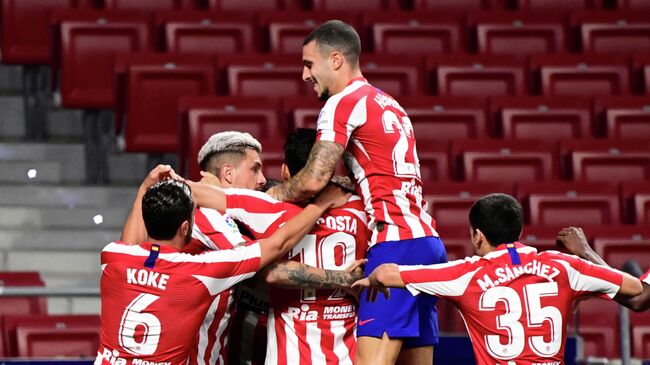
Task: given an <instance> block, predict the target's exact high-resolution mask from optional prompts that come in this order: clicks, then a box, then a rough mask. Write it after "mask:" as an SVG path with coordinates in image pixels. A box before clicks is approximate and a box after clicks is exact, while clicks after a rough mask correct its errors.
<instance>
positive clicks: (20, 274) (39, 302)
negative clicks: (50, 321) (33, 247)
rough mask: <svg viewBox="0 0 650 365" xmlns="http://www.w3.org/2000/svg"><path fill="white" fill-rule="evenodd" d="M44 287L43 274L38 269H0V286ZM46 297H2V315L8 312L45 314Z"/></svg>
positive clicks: (0, 311) (0, 313)
mask: <svg viewBox="0 0 650 365" xmlns="http://www.w3.org/2000/svg"><path fill="white" fill-rule="evenodd" d="M21 286H37V287H44V286H45V283H44V282H43V280H41V275H40V274H39V273H38V272H36V271H16V272H12V271H0V287H21ZM45 313H47V301H46V300H45V297H1V298H0V317H1V316H3V315H8V314H11V315H13V314H45Z"/></svg>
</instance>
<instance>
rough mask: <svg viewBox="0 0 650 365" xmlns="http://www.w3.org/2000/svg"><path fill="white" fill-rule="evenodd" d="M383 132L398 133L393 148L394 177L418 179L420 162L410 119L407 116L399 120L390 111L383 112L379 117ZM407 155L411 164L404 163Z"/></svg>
mask: <svg viewBox="0 0 650 365" xmlns="http://www.w3.org/2000/svg"><path fill="white" fill-rule="evenodd" d="M381 120H382V123H383V125H384V132H386V133H398V134H399V139H398V140H397V143H396V144H395V147H393V169H394V171H395V175H397V176H405V177H416V178H418V179H419V178H420V162H419V161H418V156H417V152H416V150H415V139H414V138H415V137H414V135H413V126H412V125H411V119H409V117H407V116H403V117H402V118H401V120H400V118H399V117H398V116H397V114H395V113H394V112H393V111H391V110H386V111H384V114H382V116H381ZM407 154H411V155H412V156H413V158H412V161H413V162H406V156H407Z"/></svg>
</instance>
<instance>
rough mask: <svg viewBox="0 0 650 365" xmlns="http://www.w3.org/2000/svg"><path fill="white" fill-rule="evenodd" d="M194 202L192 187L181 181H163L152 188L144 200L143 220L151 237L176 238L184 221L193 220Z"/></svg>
mask: <svg viewBox="0 0 650 365" xmlns="http://www.w3.org/2000/svg"><path fill="white" fill-rule="evenodd" d="M193 210H194V200H193V199H192V191H191V190H190V187H189V186H188V185H187V184H186V183H184V182H182V181H179V180H163V181H160V182H158V183H157V184H155V185H153V186H152V187H150V188H149V189H148V190H147V192H146V193H145V194H144V197H143V198H142V218H143V219H144V225H145V227H146V228H147V234H148V235H149V237H151V238H153V239H156V240H170V239H172V238H174V236H175V235H176V232H177V231H178V228H179V227H180V226H181V224H182V223H183V222H184V221H191V220H192V213H193Z"/></svg>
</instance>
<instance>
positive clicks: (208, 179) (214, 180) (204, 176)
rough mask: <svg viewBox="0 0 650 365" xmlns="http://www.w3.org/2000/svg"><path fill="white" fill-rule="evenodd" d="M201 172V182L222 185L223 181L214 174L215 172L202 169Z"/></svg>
mask: <svg viewBox="0 0 650 365" xmlns="http://www.w3.org/2000/svg"><path fill="white" fill-rule="evenodd" d="M200 174H201V180H200V181H199V182H200V183H202V184H207V185H212V186H218V187H221V181H219V178H218V177H216V176H214V175H213V174H211V173H209V172H207V171H201V172H200Z"/></svg>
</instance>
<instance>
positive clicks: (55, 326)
mask: <svg viewBox="0 0 650 365" xmlns="http://www.w3.org/2000/svg"><path fill="white" fill-rule="evenodd" d="M99 323H100V320H99V316H97V315H45V314H43V315H29V316H27V315H20V316H19V315H16V316H5V317H4V329H3V335H4V337H5V339H6V340H7V341H6V346H7V349H8V350H9V351H8V354H9V356H22V357H31V356H34V357H39V356H40V357H54V356H88V357H91V356H92V357H94V356H96V354H97V348H98V347H99Z"/></svg>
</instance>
